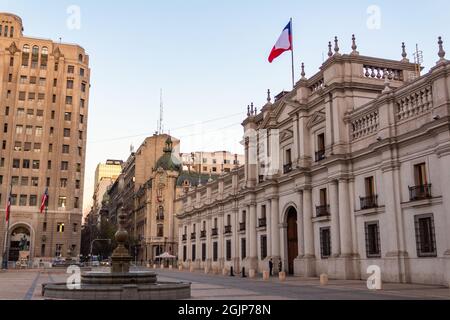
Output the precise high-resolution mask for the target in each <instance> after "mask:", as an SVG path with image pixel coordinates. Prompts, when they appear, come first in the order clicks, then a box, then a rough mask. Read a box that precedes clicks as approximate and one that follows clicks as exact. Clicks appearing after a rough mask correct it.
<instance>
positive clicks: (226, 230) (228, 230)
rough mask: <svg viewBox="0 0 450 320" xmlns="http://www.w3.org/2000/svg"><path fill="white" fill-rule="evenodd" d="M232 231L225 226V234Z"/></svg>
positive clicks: (229, 227)
mask: <svg viewBox="0 0 450 320" xmlns="http://www.w3.org/2000/svg"><path fill="white" fill-rule="evenodd" d="M231 232H232V231H231V226H225V232H224V233H225V234H230V233H231Z"/></svg>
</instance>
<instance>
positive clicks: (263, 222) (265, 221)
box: [258, 218, 267, 228]
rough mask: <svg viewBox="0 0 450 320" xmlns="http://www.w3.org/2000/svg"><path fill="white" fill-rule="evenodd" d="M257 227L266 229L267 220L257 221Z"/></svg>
mask: <svg viewBox="0 0 450 320" xmlns="http://www.w3.org/2000/svg"><path fill="white" fill-rule="evenodd" d="M258 226H259V227H260V228H265V227H267V218H261V219H259V220H258Z"/></svg>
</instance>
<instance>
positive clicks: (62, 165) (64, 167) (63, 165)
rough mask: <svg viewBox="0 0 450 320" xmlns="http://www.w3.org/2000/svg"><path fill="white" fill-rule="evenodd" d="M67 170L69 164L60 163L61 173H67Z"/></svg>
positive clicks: (65, 162)
mask: <svg viewBox="0 0 450 320" xmlns="http://www.w3.org/2000/svg"><path fill="white" fill-rule="evenodd" d="M67 170H69V162H67V161H63V162H61V171H67Z"/></svg>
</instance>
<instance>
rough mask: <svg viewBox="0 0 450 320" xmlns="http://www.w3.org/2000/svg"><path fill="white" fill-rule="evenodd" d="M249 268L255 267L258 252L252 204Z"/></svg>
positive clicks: (254, 205)
mask: <svg viewBox="0 0 450 320" xmlns="http://www.w3.org/2000/svg"><path fill="white" fill-rule="evenodd" d="M249 240H250V260H251V264H253V265H251V266H250V268H251V269H254V268H255V267H256V265H255V264H256V261H258V251H257V232H256V204H254V203H252V204H251V205H250V239H249Z"/></svg>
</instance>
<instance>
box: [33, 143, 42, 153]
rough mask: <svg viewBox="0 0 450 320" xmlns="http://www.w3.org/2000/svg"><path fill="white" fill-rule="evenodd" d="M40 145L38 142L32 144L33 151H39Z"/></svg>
mask: <svg viewBox="0 0 450 320" xmlns="http://www.w3.org/2000/svg"><path fill="white" fill-rule="evenodd" d="M41 149H42V145H41V144H40V143H35V144H34V152H41Z"/></svg>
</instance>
